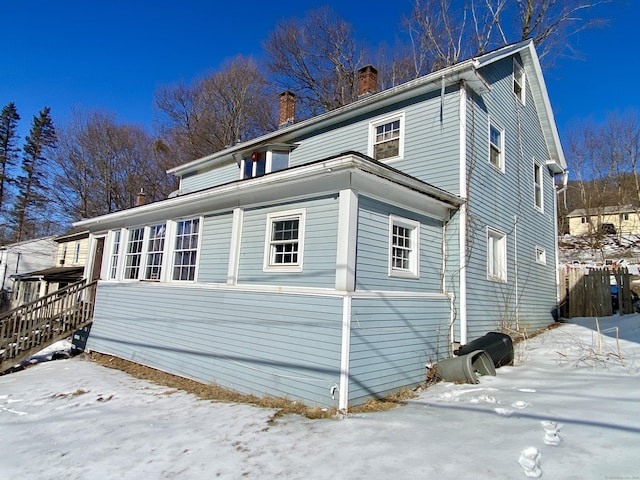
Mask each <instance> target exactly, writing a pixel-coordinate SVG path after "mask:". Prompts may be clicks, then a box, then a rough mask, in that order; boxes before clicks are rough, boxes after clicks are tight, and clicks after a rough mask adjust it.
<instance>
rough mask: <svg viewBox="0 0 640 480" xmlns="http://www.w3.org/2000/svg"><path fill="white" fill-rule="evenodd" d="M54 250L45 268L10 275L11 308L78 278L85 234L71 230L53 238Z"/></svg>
mask: <svg viewBox="0 0 640 480" xmlns="http://www.w3.org/2000/svg"><path fill="white" fill-rule="evenodd" d="M54 241H55V245H56V248H57V251H56V253H55V255H54V258H53V259H52V261H51V262H50V263H49V264H48V265H47V266H46V268H39V269H37V270H33V271H31V270H30V271H28V272H24V273H19V274H13V275H11V278H12V280H13V281H14V294H13V295H12V299H11V307H12V308H15V307H18V306H20V305H23V304H25V303H29V302H31V301H33V300H35V299H37V298H40V297H43V296H45V295H47V294H49V293H51V292H54V291H56V290H58V289H60V288H63V287H66V286H67V285H69V284H71V283H74V282H77V281H78V280H81V279H82V275H83V273H84V269H85V262H86V260H87V245H88V243H89V231H88V230H86V229H72V230H70V231H68V232H65V233H63V234H62V235H59V236H57V237H55V238H54Z"/></svg>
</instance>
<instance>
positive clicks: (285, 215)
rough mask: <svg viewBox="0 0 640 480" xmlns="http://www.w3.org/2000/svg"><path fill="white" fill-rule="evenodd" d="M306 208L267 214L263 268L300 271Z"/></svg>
mask: <svg viewBox="0 0 640 480" xmlns="http://www.w3.org/2000/svg"><path fill="white" fill-rule="evenodd" d="M305 217H306V210H304V209H302V210H291V211H286V212H277V213H271V214H269V215H267V232H266V241H265V253H264V269H265V270H276V271H277V270H281V271H295V272H301V271H302V256H303V252H304V228H305Z"/></svg>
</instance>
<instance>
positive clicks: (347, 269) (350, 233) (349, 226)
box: [336, 190, 358, 292]
mask: <svg viewBox="0 0 640 480" xmlns="http://www.w3.org/2000/svg"><path fill="white" fill-rule="evenodd" d="M338 202H339V203H338V245H337V251H336V290H338V291H344V292H353V291H355V272H356V243H357V236H356V235H357V230H358V229H357V225H358V195H357V194H356V193H355V192H354V191H353V190H341V191H340V197H339V200H338Z"/></svg>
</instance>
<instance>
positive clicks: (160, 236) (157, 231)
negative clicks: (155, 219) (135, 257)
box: [144, 223, 167, 280]
mask: <svg viewBox="0 0 640 480" xmlns="http://www.w3.org/2000/svg"><path fill="white" fill-rule="evenodd" d="M166 233H167V225H166V224H164V223H163V224H160V225H154V226H152V227H149V231H148V235H147V254H146V255H147V261H146V262H145V270H144V278H145V280H160V275H161V274H162V259H163V253H164V239H165V235H166Z"/></svg>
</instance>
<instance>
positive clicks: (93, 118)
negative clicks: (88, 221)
mask: <svg viewBox="0 0 640 480" xmlns="http://www.w3.org/2000/svg"><path fill="white" fill-rule="evenodd" d="M59 137H60V141H59V146H58V151H57V155H56V157H55V162H56V164H57V167H58V174H57V175H56V184H57V186H58V188H56V190H55V196H56V200H57V202H58V204H59V205H60V206H61V208H62V209H63V211H64V213H65V214H66V215H67V216H68V217H69V218H70V219H72V220H77V219H79V218H87V217H92V216H97V215H103V214H107V213H111V212H115V211H118V210H122V209H125V208H130V207H133V206H135V202H136V196H137V194H138V193H139V192H140V190H141V189H142V190H144V193H145V195H146V199H147V201H155V200H160V199H163V198H166V196H167V195H168V194H169V193H170V192H171V191H172V190H173V189H174V188H175V186H176V185H175V182H174V181H173V180H172V179H170V178H168V176H167V174H166V173H165V168H164V165H162V164H160V162H159V161H158V157H157V155H156V151H155V142H154V140H153V139H152V138H151V137H150V136H149V135H148V134H147V133H146V131H145V130H143V129H142V128H140V127H137V126H133V125H120V124H118V123H116V121H115V119H114V117H113V116H112V115H110V114H107V113H103V112H91V113H86V114H85V113H83V112H80V111H76V112H74V114H73V116H72V120H71V121H70V122H69V124H68V125H67V127H66V128H64V129H63V130H61V131H60V133H59Z"/></svg>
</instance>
